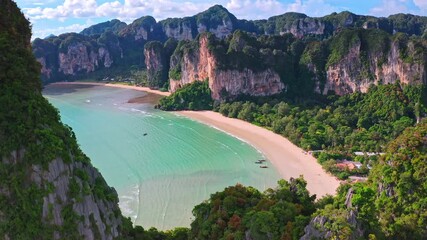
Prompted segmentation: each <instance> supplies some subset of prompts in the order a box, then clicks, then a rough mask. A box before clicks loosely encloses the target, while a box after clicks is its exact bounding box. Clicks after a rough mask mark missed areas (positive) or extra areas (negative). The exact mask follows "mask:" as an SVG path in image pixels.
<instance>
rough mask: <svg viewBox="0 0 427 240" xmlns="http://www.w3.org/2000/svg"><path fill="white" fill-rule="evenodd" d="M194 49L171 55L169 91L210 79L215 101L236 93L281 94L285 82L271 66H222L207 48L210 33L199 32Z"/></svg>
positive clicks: (253, 94)
mask: <svg viewBox="0 0 427 240" xmlns="http://www.w3.org/2000/svg"><path fill="white" fill-rule="evenodd" d="M196 44H198V48H197V50H194V51H191V50H189V51H184V52H183V53H182V55H181V56H179V55H176V54H174V56H172V58H171V72H170V75H169V76H170V78H171V80H170V90H171V91H172V92H174V91H176V90H177V89H178V88H180V87H182V86H184V85H185V84H189V83H192V82H194V81H203V80H205V79H209V87H210V89H211V91H212V97H213V98H214V99H216V100H220V99H223V98H225V97H229V98H235V97H237V96H239V95H250V96H268V95H274V94H278V93H280V92H281V91H282V90H283V89H284V88H285V85H284V84H283V83H282V81H281V80H280V77H279V74H278V73H276V72H275V71H274V70H273V69H265V70H263V71H255V70H252V69H250V68H243V69H221V67H220V66H219V65H220V63H219V61H220V60H219V59H218V58H217V57H216V56H215V55H214V53H213V52H212V51H211V50H210V48H209V35H208V34H205V35H202V36H201V37H200V38H199V39H198V42H197V43H196Z"/></svg>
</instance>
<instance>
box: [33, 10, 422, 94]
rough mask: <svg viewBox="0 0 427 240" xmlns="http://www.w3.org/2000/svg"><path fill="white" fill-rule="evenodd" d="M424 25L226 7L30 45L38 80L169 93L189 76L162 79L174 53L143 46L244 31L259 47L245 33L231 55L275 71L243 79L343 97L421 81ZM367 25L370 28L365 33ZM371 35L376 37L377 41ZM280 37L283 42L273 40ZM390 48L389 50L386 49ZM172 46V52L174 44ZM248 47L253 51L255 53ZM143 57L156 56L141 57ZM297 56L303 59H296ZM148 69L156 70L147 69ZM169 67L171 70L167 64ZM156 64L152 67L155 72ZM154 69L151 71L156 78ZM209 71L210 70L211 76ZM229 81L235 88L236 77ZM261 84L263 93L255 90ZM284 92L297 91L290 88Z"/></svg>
mask: <svg viewBox="0 0 427 240" xmlns="http://www.w3.org/2000/svg"><path fill="white" fill-rule="evenodd" d="M426 29H427V17H422V16H415V15H410V14H396V15H391V16H390V17H389V18H376V17H372V16H363V15H356V14H353V13H351V12H348V11H344V12H341V13H332V14H330V15H326V16H324V17H317V18H313V17H308V16H307V15H305V14H301V13H293V12H290V13H284V14H282V15H277V16H273V17H270V18H268V19H264V20H254V21H251V20H250V21H248V20H240V19H237V18H236V17H235V16H234V15H233V14H232V13H230V12H229V11H228V10H227V9H226V8H224V7H222V6H220V5H215V6H213V7H211V8H209V9H207V10H206V11H203V12H201V13H198V14H196V15H194V16H191V17H184V18H168V19H165V20H162V21H159V22H157V21H156V20H155V19H154V18H153V17H151V16H143V17H141V18H138V19H136V20H134V21H133V22H132V23H130V24H128V25H125V24H124V23H122V22H120V21H118V20H113V21H109V22H104V23H100V24H97V25H94V26H92V27H89V28H87V29H85V30H83V31H82V33H83V34H77V33H66V34H61V35H59V36H58V37H52V38H48V39H46V40H42V39H36V40H34V42H33V48H34V54H35V56H36V58H37V60H38V61H39V62H40V64H41V65H42V79H43V82H44V83H49V82H55V81H74V80H79V79H84V78H86V79H88V78H89V79H93V80H97V81H98V80H104V79H105V80H108V79H115V78H117V77H118V76H123V77H122V78H124V79H130V80H131V81H140V82H141V81H142V83H141V84H143V85H145V86H149V87H152V88H162V89H164V90H168V89H169V90H171V91H175V90H176V89H177V88H179V87H180V86H182V85H183V84H185V83H187V82H188V81H184V82H182V83H177V82H176V81H172V80H170V78H169V76H168V75H169V74H168V72H169V71H172V70H174V69H175V70H174V71H175V72H174V71H172V72H171V73H172V75H174V73H177V70H178V67H177V65H176V64H173V62H172V61H173V59H172V58H171V57H173V56H172V53H173V52H174V51H171V50H168V51H160V52H156V51H151V52H147V50H150V49H147V47H146V46H149V45H147V43H149V42H151V41H158V42H160V43H162V44H164V43H166V41H167V40H168V39H171V38H172V39H175V40H176V41H180V42H182V44H184V45H185V43H186V42H189V41H193V42H194V43H192V44H193V45H197V43H196V42H197V40H198V36H200V35H201V34H203V33H206V32H208V33H211V34H212V35H213V36H214V37H215V38H217V39H218V44H217V45H216V46H211V47H219V48H220V47H221V45H222V46H224V44H228V43H226V42H227V41H232V40H233V39H232V38H233V33H235V32H236V31H242V32H245V33H246V34H247V35H248V36H250V37H249V38H258V40H257V41H258V43H257V44H258V46H253V45H251V44H252V43H251V42H246V40H248V39H249V38H247V39H246V40H245V41H240V43H239V44H241V46H240V47H239V50H238V51H236V52H243V51H246V52H247V51H252V53H251V54H252V56H258V55H269V56H270V61H267V62H269V64H270V67H271V68H272V69H276V72H271V73H268V74H261V75H253V74H252V73H248V74H249V75H250V76H251V78H253V79H252V80H250V82H252V83H251V84H252V85H253V86H256V85H259V84H261V82H263V83H262V84H264V83H266V81H264V80H263V79H262V78H265V77H266V76H275V74H279V75H280V78H281V81H282V82H283V83H284V84H285V86H279V89H280V91H279V93H280V92H287V91H288V90H289V88H288V87H287V86H289V84H290V85H298V84H299V83H298V82H295V81H303V82H307V84H305V85H304V90H306V91H307V92H311V93H320V94H327V93H328V92H335V93H336V94H340V95H342V94H346V93H350V92H354V91H366V89H367V88H368V86H369V85H370V84H371V83H375V84H378V83H380V82H385V83H393V82H395V81H396V80H398V79H399V80H401V81H403V82H405V83H409V84H412V83H417V84H418V83H425V82H426V81H427V80H426V74H425V72H427V71H426V64H425V63H426V62H427V60H426V56H425V54H423V49H424V50H425V49H426V46H427V45H426V41H425V39H427V32H426ZM374 30H375V31H376V32H375V33H372V32H373V31H374ZM375 34H377V35H378V36H379V38H378V41H377V40H376V38H375ZM421 35H423V36H421ZM279 38H281V39H282V40H277V39H279ZM286 39H288V40H286ZM393 39H399V41H397V43H398V45H396V46H395V45H391V42H395V43H396V41H394V40H393ZM263 41H273V42H274V41H282V43H281V44H285V45H286V44H289V45H286V46H279V45H277V44H275V45H274V44H273V45H269V43H266V44H264V43H263ZM376 41H377V42H376ZM379 41H384V42H382V43H381V42H379ZM349 43H351V44H349ZM292 44H293V45H292ZM381 44H383V45H384V46H385V47H384V48H381V49H380V51H377V52H375V53H371V52H369V51H370V50H371V46H377V45H381ZM408 44H409V45H408ZM190 45H191V44H190ZM255 45H256V44H255ZM177 46H178V47H179V46H181V45H179V44H178V45H177ZM407 46H409V47H407ZM313 47H314V48H313ZM227 48H228V46H227ZM291 48H292V49H291ZM157 49H160V48H157ZM188 49H191V47H190V48H188ZM195 49H196V48H195ZM268 49H269V50H268ZM390 49H391V50H393V51H394V52H393V53H390V52H389V50H390ZM414 49H415V50H414ZM175 50H176V51H177V49H175ZM276 50H280V51H282V52H284V53H286V54H284V55H283V54H273V53H274V52H275V53H278V52H277V51H276ZM291 50H292V51H291ZM254 51H258V53H256V52H254ZM269 51H270V52H269ZM165 52H168V54H165ZM424 52H425V51H424ZM247 53H248V52H247ZM303 53H304V54H303ZM245 54H246V53H244V54H243V55H245ZM313 54H320V55H318V56H314V55H313ZM390 54H393V55H390ZM235 55H236V54H235ZM249 55H250V54H249ZM249 55H248V54H246V55H245V56H249ZM147 56H150V57H151V58H150V59H154V60H156V61H154V62H151V61H150V60H148V61H147ZM194 56H195V55H194ZM412 56H415V58H417V59H418V60H417V61H418V62H417V64H418V65H417V66H418V67H415V68H411V67H410V66H406V65H405V63H409V62H414V61H412V60H411V59H412V58H413V57H412ZM300 57H304V58H303V59H300ZM320 58H324V59H325V60H326V63H319V62H321V59H320ZM247 59H253V60H254V61H255V62H256V59H255V58H246V59H244V58H241V60H242V61H243V60H244V61H243V62H245V61H246V62H247ZM346 59H347V60H346ZM217 62H220V61H217ZM279 62H280V64H279ZM285 62H286V63H287V64H293V65H294V67H293V69H295V70H294V71H291V72H288V73H290V75H291V76H294V77H293V80H292V79H291V80H286V78H288V77H286V76H285V75H283V74H280V71H282V70H281V68H282V69H283V68H286V66H285V65H283V64H285ZM383 62H386V63H389V65H386V66H388V69H383V68H382V63H383ZM352 63H356V64H357V67H351V66H350V65H351V64H352ZM163 65H164V66H166V67H164V66H163ZM240 65H241V64H240ZM247 65H248V64H247ZM255 65H256V64H250V63H249V65H248V66H246V67H247V68H246V70H245V71H249V72H251V71H253V70H254V69H253V68H252V67H253V66H255ZM302 65H305V67H303V68H308V69H309V71H305V70H304V71H300V70H299V69H300V66H302ZM153 66H155V67H154V68H153ZM169 66H171V67H174V69H169ZM189 66H190V65H188V67H189ZM280 66H281V67H280ZM287 66H289V65H287ZM156 67H158V68H159V69H157V70H156V69H155V68H156ZM193 67H194V69H197V68H204V67H206V66H202V65H197V66H196V65H193V66H192V67H190V68H186V69H182V70H180V71H181V72H183V73H187V69H192V68H193ZM356 68H357V69H356ZM146 69H148V71H147V75H146V77H143V78H142V79H135V78H136V77H134V76H133V75H134V74H133V73H134V72H135V71H136V72H138V71H145V70H146ZM153 69H154V70H153ZM230 70H233V69H230ZM234 70H236V69H234ZM240 70H242V69H240ZM277 71H279V72H277ZM192 72H193V73H190V74H193V75H192V76H189V77H190V78H191V79H193V80H194V79H198V80H204V79H199V78H200V77H199V75H197V74H196V75H194V74H195V73H197V72H198V70H197V71H192ZM155 74H157V75H156V76H155ZM233 74H234V75H233ZM241 74H243V72H239V71H237V72H235V73H232V74H231V75H230V74H225V75H224V76H225V77H224V78H223V80H222V82H224V81H228V80H230V79H229V77H231V76H232V75H233V76H235V77H237V78H239V77H242V78H246V77H243V75H241ZM137 75H138V74H137ZM139 75H141V74H139ZM205 75H206V74H205ZM214 75H218V74H214ZM220 75H221V74H220ZM249 75H247V76H249ZM406 75H407V76H409V78H408V77H406ZM176 76H177V75H176V74H175V77H176ZM206 76H207V75H206ZM210 76H213V75H212V74H210ZM227 76H228V77H227ZM138 78H140V77H138ZM157 78H158V79H157ZM275 78H276V77H275ZM175 80H180V79H175ZM193 80H192V81H193ZM289 81H294V82H289ZM153 82H157V83H159V84H157V85H153V84H151V83H153ZM160 83H162V84H160ZM235 84H238V85H239V84H243V82H240V83H237V82H236V83H235ZM262 84H261V85H262ZM210 85H211V86H213V85H219V86H226V85H230V84H229V83H219V84H214V83H211V84H210ZM276 85H277V84H276ZM276 85H275V86H276ZM267 86H270V85H269V83H267V85H265V84H264V85H263V87H261V88H259V87H252V90H253V91H255V92H257V93H256V95H260V96H264V95H270V94H276V93H278V92H277V91H268V87H267ZM275 88H276V87H275ZM305 88H309V89H305ZM260 89H264V90H261V91H260ZM282 89H283V91H282ZM226 90H227V89H226ZM252 90H250V89H243V88H242V89H241V90H233V89H228V90H227V91H229V92H230V91H231V92H234V93H233V96H237V95H239V94H249V95H253V94H252V92H253V91H252ZM290 90H291V91H296V89H290ZM219 91H221V89H218V90H217V91H216V92H215V91H213V94H216V95H215V98H216V99H220V97H219ZM302 95H303V94H302Z"/></svg>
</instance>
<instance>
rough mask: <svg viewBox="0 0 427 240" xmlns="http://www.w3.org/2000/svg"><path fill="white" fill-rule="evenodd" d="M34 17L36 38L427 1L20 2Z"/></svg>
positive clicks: (426, 11)
mask: <svg viewBox="0 0 427 240" xmlns="http://www.w3.org/2000/svg"><path fill="white" fill-rule="evenodd" d="M16 3H17V4H18V6H19V7H20V8H21V9H22V11H23V12H24V14H25V16H26V17H27V18H28V19H29V20H30V21H31V23H32V27H33V39H34V38H37V37H39V38H44V37H46V36H48V35H50V34H54V35H59V34H61V33H66V32H80V31H81V30H83V29H84V28H86V27H89V26H91V25H93V24H96V23H100V22H105V21H108V20H111V19H119V20H122V21H124V22H127V23H131V22H132V21H133V20H135V19H136V18H139V17H142V16H146V15H150V16H153V17H154V18H156V20H157V21H159V20H163V19H166V18H168V17H184V16H192V15H194V14H196V13H198V12H201V11H204V10H206V9H207V8H209V7H211V6H213V5H215V4H221V5H222V6H224V7H226V8H227V9H228V10H229V11H230V12H231V13H233V14H234V15H235V16H236V17H237V18H239V19H266V18H268V17H271V16H274V15H279V14H283V13H285V12H301V13H305V14H307V15H308V16H311V17H320V16H324V15H327V14H330V13H332V12H341V11H351V12H353V13H356V14H363V15H373V16H380V17H387V16H389V15H391V14H395V13H411V14H415V15H422V16H426V15H427V0H220V1H211V0H184V1H180V0H16Z"/></svg>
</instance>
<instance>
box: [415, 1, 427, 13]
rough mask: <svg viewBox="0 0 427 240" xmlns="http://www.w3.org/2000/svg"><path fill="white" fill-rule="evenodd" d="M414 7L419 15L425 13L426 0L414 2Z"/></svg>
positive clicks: (426, 10) (426, 9)
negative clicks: (418, 10)
mask: <svg viewBox="0 0 427 240" xmlns="http://www.w3.org/2000/svg"><path fill="white" fill-rule="evenodd" d="M414 4H415V6H417V7H418V8H419V9H420V11H421V13H424V14H426V13H427V0H414Z"/></svg>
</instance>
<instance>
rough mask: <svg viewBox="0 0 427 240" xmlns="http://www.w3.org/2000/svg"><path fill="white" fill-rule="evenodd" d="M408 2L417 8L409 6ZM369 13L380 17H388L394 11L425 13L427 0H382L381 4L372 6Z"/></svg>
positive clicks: (426, 12) (394, 12)
mask: <svg viewBox="0 0 427 240" xmlns="http://www.w3.org/2000/svg"><path fill="white" fill-rule="evenodd" d="M410 2H412V3H413V4H414V5H415V6H416V7H418V9H412V8H410V4H409V3H410ZM369 13H370V14H372V15H375V16H382V17H388V16H390V15H392V14H396V13H411V14H416V15H425V14H427V0H382V2H381V4H380V5H379V6H376V7H374V8H372V9H371V10H370V11H369Z"/></svg>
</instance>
